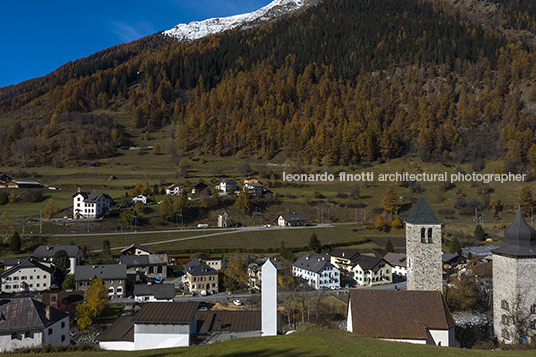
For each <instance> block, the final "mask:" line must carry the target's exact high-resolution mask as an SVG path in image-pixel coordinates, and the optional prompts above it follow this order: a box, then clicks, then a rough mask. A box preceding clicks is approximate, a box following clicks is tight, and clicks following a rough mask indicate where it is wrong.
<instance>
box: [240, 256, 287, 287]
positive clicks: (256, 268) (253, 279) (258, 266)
mask: <svg viewBox="0 0 536 357" xmlns="http://www.w3.org/2000/svg"><path fill="white" fill-rule="evenodd" d="M268 259H270V257H264V258H262V259H259V260H257V261H255V262H253V263H251V264H249V265H248V287H249V288H250V289H257V290H261V285H262V266H263V265H264V263H266V261H267V260H268ZM271 259H272V263H273V264H274V265H275V267H276V269H277V274H285V273H286V272H287V271H288V270H289V267H287V266H285V265H283V264H281V262H280V261H278V260H277V258H271Z"/></svg>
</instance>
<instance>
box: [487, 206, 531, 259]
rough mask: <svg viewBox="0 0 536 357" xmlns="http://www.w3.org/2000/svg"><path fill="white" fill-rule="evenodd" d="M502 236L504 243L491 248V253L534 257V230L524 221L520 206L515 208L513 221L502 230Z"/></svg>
mask: <svg viewBox="0 0 536 357" xmlns="http://www.w3.org/2000/svg"><path fill="white" fill-rule="evenodd" d="M504 237H505V238H506V244H505V245H503V246H501V247H499V248H497V249H495V250H492V251H491V252H492V253H493V254H504V255H510V256H515V257H522V256H523V257H536V230H535V229H534V228H532V227H531V226H529V225H528V224H527V222H525V218H523V214H522V213H521V207H520V206H518V208H517V213H516V218H515V219H514V223H512V224H511V225H510V226H508V227H507V228H506V229H505V230H504Z"/></svg>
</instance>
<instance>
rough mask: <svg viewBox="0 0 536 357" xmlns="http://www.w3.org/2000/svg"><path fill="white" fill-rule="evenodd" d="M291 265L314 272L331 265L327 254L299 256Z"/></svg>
mask: <svg viewBox="0 0 536 357" xmlns="http://www.w3.org/2000/svg"><path fill="white" fill-rule="evenodd" d="M292 265H293V266H295V267H297V268H300V269H304V270H308V271H312V272H314V273H318V272H320V271H321V270H322V269H324V267H326V266H333V265H332V264H331V262H330V257H329V255H311V256H310V257H309V256H305V257H301V258H300V259H298V260H296V261H295V262H294V264H292Z"/></svg>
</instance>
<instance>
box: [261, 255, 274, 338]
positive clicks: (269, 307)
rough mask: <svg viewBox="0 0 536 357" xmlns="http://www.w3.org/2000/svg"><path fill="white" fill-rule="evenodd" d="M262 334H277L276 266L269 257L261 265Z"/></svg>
mask: <svg viewBox="0 0 536 357" xmlns="http://www.w3.org/2000/svg"><path fill="white" fill-rule="evenodd" d="M261 271H262V286H261V291H262V293H261V294H262V295H261V305H262V317H261V324H262V335H263V336H276V335H277V268H276V267H275V265H274V263H273V262H272V260H271V259H268V260H267V261H266V263H264V264H263V266H262V270H261Z"/></svg>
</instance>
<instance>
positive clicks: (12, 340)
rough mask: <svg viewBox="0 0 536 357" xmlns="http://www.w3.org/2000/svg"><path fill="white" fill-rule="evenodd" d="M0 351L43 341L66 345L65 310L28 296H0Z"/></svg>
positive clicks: (67, 325)
mask: <svg viewBox="0 0 536 357" xmlns="http://www.w3.org/2000/svg"><path fill="white" fill-rule="evenodd" d="M0 316H1V319H0V353H3V352H9V351H13V350H15V349H18V348H27V347H40V346H43V345H61V346H68V345H69V344H70V343H71V337H70V334H69V314H68V313H66V312H63V311H59V310H57V309H54V308H51V307H49V306H47V305H45V304H43V303H41V302H39V301H36V300H33V299H31V298H28V297H25V298H13V299H1V300H0Z"/></svg>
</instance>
